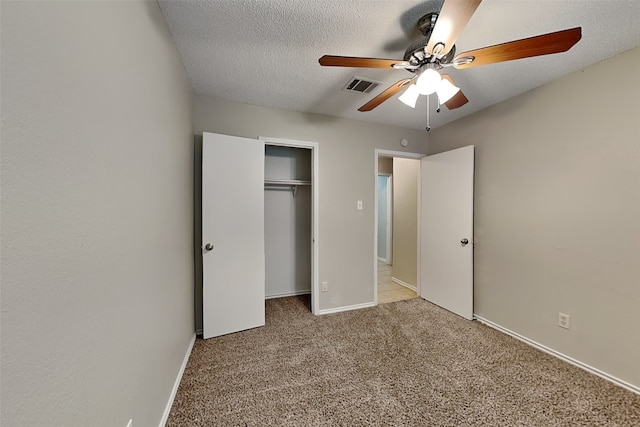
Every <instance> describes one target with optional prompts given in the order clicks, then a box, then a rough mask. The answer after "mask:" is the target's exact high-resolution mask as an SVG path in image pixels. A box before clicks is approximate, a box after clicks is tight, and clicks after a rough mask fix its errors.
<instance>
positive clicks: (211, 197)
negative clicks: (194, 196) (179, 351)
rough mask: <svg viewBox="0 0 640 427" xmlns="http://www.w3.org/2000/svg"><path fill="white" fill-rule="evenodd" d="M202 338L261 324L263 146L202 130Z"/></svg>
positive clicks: (245, 139) (262, 323) (262, 322)
mask: <svg viewBox="0 0 640 427" xmlns="http://www.w3.org/2000/svg"><path fill="white" fill-rule="evenodd" d="M202 244H203V247H202V270H203V336H204V338H211V337H216V336H220V335H225V334H229V333H232V332H237V331H242V330H245V329H250V328H255V327H257V326H263V325H264V324H265V317H264V279H265V256H264V144H263V143H262V142H260V141H258V140H252V139H247V138H239V137H235V136H228V135H219V134H213V133H204V135H203V141H202Z"/></svg>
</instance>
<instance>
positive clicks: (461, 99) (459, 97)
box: [442, 74, 469, 110]
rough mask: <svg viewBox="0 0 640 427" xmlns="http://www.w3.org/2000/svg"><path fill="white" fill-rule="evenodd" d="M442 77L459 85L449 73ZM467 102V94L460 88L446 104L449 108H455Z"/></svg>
mask: <svg viewBox="0 0 640 427" xmlns="http://www.w3.org/2000/svg"><path fill="white" fill-rule="evenodd" d="M442 78H443V79H447V80H449V83H451V84H452V85H454V86H455V87H459V86H458V85H457V84H456V82H454V81H453V79H452V78H451V77H450V76H449V75H448V74H443V75H442ZM467 102H469V100H468V99H467V97H466V96H464V93H462V90H459V91H458V93H456V94H455V95H453V97H452V98H451V99H450V100H448V101H447V102H445V103H444V105H446V106H447V108H448V109H449V110H453V109H454V108H458V107H462V106H463V105H464V104H466V103H467Z"/></svg>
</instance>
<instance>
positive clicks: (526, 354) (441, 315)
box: [167, 297, 640, 426]
mask: <svg viewBox="0 0 640 427" xmlns="http://www.w3.org/2000/svg"><path fill="white" fill-rule="evenodd" d="M167 425H168V426H579V425H583V426H640V396H638V395H635V394H633V393H631V392H629V391H626V390H624V389H622V388H619V387H617V386H615V385H613V384H611V383H609V382H607V381H605V380H603V379H601V378H599V377H597V376H594V375H591V374H588V373H587V372H585V371H583V370H581V369H579V368H576V367H574V366H572V365H569V364H567V363H565V362H562V361H560V360H558V359H556V358H554V357H552V356H549V355H547V354H545V353H542V352H540V351H538V350H535V349H533V348H531V347H529V346H527V345H525V344H523V343H521V342H519V341H517V340H515V339H513V338H511V337H509V336H507V335H504V334H502V333H500V332H497V331H495V330H492V329H490V328H488V327H486V326H483V325H481V324H479V323H478V322H469V321H466V320H463V319H461V318H459V317H457V316H455V315H453V314H451V313H448V312H446V311H444V310H442V309H440V308H438V307H436V306H434V305H432V304H429V303H427V302H426V301H424V300H422V299H419V298H417V299H412V300H407V301H399V302H395V303H390V304H384V305H380V306H378V307H375V308H370V309H364V310H359V311H352V312H345V313H337V314H331V315H325V316H317V317H316V316H313V315H312V314H311V313H310V312H309V302H308V299H305V298H299V297H292V298H282V299H274V300H268V301H267V325H266V326H265V327H263V328H258V329H253V330H250V331H245V332H240V333H236V334H231V335H227V336H224V337H220V338H215V339H210V340H206V341H204V340H200V339H199V340H197V341H196V343H195V346H194V349H193V353H192V354H191V358H190V359H189V363H188V365H187V368H186V371H185V374H184V377H183V380H182V383H181V384H180V387H179V390H178V394H177V396H176V399H175V402H174V405H173V408H172V410H171V414H170V416H169V421H168V424H167Z"/></svg>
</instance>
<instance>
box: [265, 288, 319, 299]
mask: <svg viewBox="0 0 640 427" xmlns="http://www.w3.org/2000/svg"><path fill="white" fill-rule="evenodd" d="M310 293H311V290H308V291H293V292H284V293H282V294H273V295H265V296H264V299H272V298H284V297H293V296H296V295H308V294H310Z"/></svg>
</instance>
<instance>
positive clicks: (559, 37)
mask: <svg viewBox="0 0 640 427" xmlns="http://www.w3.org/2000/svg"><path fill="white" fill-rule="evenodd" d="M581 37H582V28H581V27H576V28H571V29H569V30H563V31H557V32H555V33H549V34H542V35H540V36H535V37H529V38H527V39H521V40H514V41H512V42H507V43H501V44H497V45H494V46H488V47H483V48H480V49H475V50H470V51H468V52H463V53H461V54H460V55H458V56H456V57H455V59H454V60H453V64H454V65H453V66H454V67H455V68H458V69H463V68H471V67H477V66H479V65H487V64H494V63H496V62H504V61H511V60H514V59H522V58H531V57H533V56H540V55H549V54H552V53H560V52H566V51H567V50H569V49H571V47H572V46H573V45H574V44H576V43H578V41H579V40H580V38H581ZM468 57H474V58H475V59H474V60H473V62H470V63H464V59H465V58H468ZM456 61H461V63H460V64H458V65H456Z"/></svg>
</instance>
